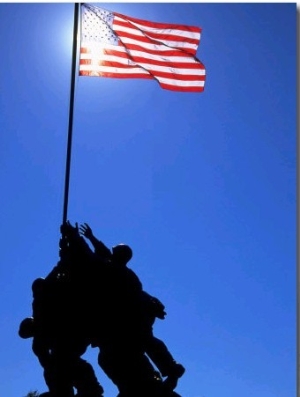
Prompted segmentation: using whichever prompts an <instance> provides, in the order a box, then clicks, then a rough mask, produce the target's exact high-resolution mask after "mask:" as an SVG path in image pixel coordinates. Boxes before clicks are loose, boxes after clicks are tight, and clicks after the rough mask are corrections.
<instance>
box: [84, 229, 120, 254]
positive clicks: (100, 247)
mask: <svg viewBox="0 0 300 397" xmlns="http://www.w3.org/2000/svg"><path fill="white" fill-rule="evenodd" d="M79 233H80V234H81V235H83V236H84V237H85V238H87V239H88V240H90V242H91V244H92V245H93V247H94V249H95V254H96V255H97V256H99V257H100V258H101V259H110V258H111V256H112V253H111V251H110V249H109V248H107V246H106V245H105V244H104V243H103V242H102V241H100V240H98V239H97V238H96V237H95V236H94V234H93V231H92V229H91V227H90V226H89V225H88V224H87V223H83V224H82V225H80V226H79Z"/></svg>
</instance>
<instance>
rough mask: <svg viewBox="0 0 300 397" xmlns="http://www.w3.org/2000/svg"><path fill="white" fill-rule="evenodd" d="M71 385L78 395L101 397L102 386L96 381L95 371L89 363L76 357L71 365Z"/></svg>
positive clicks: (81, 396) (79, 396) (82, 396)
mask: <svg viewBox="0 0 300 397" xmlns="http://www.w3.org/2000/svg"><path fill="white" fill-rule="evenodd" d="M72 375H73V385H74V387H75V388H76V389H77V396H78V397H102V396H103V392H104V390H103V387H102V386H101V385H100V383H99V382H98V379H97V377H96V375H95V371H94V369H93V367H92V366H91V364H90V363H88V362H87V361H85V360H84V359H82V358H80V357H79V358H77V359H76V361H75V362H74V366H73V371H72Z"/></svg>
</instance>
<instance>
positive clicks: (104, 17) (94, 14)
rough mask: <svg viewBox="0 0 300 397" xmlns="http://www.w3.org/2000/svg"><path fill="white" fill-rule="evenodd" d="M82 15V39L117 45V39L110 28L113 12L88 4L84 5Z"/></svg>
mask: <svg viewBox="0 0 300 397" xmlns="http://www.w3.org/2000/svg"><path fill="white" fill-rule="evenodd" d="M82 17H83V24H82V39H83V40H84V41H94V42H98V43H103V44H112V45H118V41H119V39H118V37H117V36H116V35H115V33H114V32H113V30H112V24H113V19H114V15H113V13H111V12H109V11H106V10H102V9H101V8H97V7H93V6H90V5H89V6H86V7H84V12H83V16H82Z"/></svg>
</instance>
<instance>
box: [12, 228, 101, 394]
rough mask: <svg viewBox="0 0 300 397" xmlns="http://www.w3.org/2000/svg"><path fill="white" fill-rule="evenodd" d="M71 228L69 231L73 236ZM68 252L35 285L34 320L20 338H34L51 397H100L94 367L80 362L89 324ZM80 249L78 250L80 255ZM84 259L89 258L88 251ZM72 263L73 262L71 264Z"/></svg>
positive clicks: (22, 328)
mask: <svg viewBox="0 0 300 397" xmlns="http://www.w3.org/2000/svg"><path fill="white" fill-rule="evenodd" d="M69 226H70V225H69ZM69 226H68V227H67V229H68V230H67V231H68V233H69V235H71V231H70V227H71V226H70V227H69ZM65 228H66V227H65ZM64 231H65V232H66V230H64ZM77 234H78V232H77ZM74 235H75V234H74ZM69 238H70V236H69ZM69 238H67V239H66V241H67V242H69ZM81 240H82V242H83V244H85V245H86V243H85V242H84V240H83V239H82V238H81ZM69 248H70V247H68V246H65V247H64V249H63V250H64V252H62V253H61V254H62V255H61V257H62V259H61V261H60V262H59V263H58V265H57V266H55V267H54V268H53V270H52V271H51V272H50V273H49V275H48V276H47V277H46V278H45V279H42V278H39V279H37V280H35V281H34V283H33V286H32V290H33V304H32V309H33V317H32V318H29V319H25V320H23V321H22V322H21V324H20V329H19V335H20V336H21V337H22V338H28V337H33V344H32V349H33V352H34V353H35V355H36V356H37V357H38V359H39V362H40V364H41V365H42V367H43V368H44V378H45V382H46V384H47V386H48V388H49V391H50V395H51V397H72V396H74V389H73V387H75V388H76V389H77V396H78V397H101V396H102V395H103V388H102V387H101V385H100V384H99V383H98V380H97V378H96V376H95V373H94V370H93V368H92V366H91V365H90V364H89V363H88V362H86V361H85V360H83V359H82V358H81V355H82V354H84V352H85V351H86V349H87V347H88V345H89V343H90V339H89V334H88V329H86V324H84V323H83V322H82V320H81V318H84V316H82V315H81V314H82V310H83V307H82V306H81V305H79V304H78V302H79V300H80V299H79V297H78V285H76V283H74V280H73V279H72V276H73V274H72V272H73V269H75V273H76V263H74V257H73V255H72V253H71V252H68V251H69ZM84 248H86V247H85V246H84ZM80 249H81V248H80V246H77V250H78V252H77V254H78V253H79V251H80ZM83 257H85V258H87V256H86V251H84V254H83ZM70 259H73V263H72V264H70V262H69V260H70ZM79 259H82V258H80V257H79ZM81 266H82V264H81V263H80V267H81ZM77 267H79V266H77ZM83 305H84V304H83Z"/></svg>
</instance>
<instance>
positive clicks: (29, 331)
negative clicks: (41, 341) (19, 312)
mask: <svg viewBox="0 0 300 397" xmlns="http://www.w3.org/2000/svg"><path fill="white" fill-rule="evenodd" d="M19 336H20V337H21V338H23V339H27V338H32V337H33V336H34V318H33V317H26V318H24V320H22V321H21V324H20V327H19Z"/></svg>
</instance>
